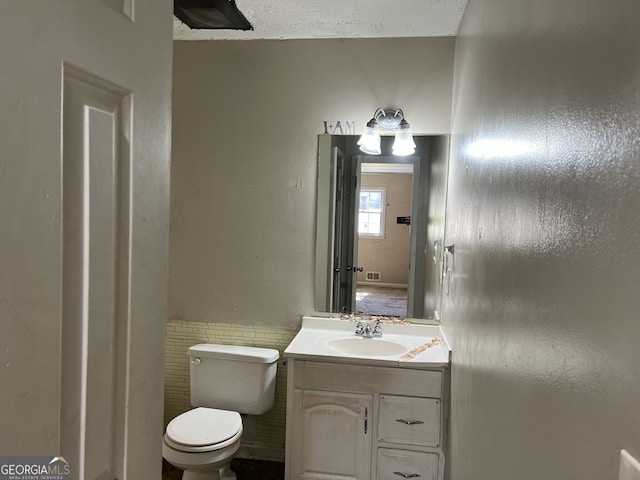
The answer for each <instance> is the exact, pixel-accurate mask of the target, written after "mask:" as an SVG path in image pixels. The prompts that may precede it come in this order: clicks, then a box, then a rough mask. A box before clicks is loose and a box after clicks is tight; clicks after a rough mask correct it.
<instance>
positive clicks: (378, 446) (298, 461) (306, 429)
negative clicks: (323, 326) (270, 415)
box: [285, 359, 447, 480]
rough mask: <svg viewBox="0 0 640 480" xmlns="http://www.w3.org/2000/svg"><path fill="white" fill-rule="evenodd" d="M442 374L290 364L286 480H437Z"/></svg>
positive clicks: (442, 419)
mask: <svg viewBox="0 0 640 480" xmlns="http://www.w3.org/2000/svg"><path fill="white" fill-rule="evenodd" d="M446 374H447V370H446V368H440V369H437V368H436V369H410V368H396V367H384V366H371V365H353V364H341V363H332V362H320V361H309V360H300V359H291V360H289V366H288V375H287V377H288V386H287V399H288V400H287V446H286V474H285V478H286V479H287V480H310V479H314V480H332V479H337V478H340V479H344V480H347V479H354V480H400V479H402V478H419V479H420V480H442V479H443V472H444V449H443V444H444V435H445V431H444V425H445V418H446V409H445V408H444V404H445V401H446V396H445V392H446V389H445V378H446Z"/></svg>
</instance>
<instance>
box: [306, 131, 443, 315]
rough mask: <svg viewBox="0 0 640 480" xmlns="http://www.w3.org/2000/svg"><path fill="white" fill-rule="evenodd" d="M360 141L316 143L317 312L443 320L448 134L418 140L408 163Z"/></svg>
mask: <svg viewBox="0 0 640 480" xmlns="http://www.w3.org/2000/svg"><path fill="white" fill-rule="evenodd" d="M357 138H358V137H357V136H355V135H319V138H318V147H319V148H318V201H317V231H316V270H315V309H316V311H320V312H331V313H357V314H367V315H381V316H389V317H402V318H404V317H409V318H416V319H432V320H437V319H439V309H440V301H441V294H442V249H441V248H440V249H438V248H437V246H438V245H442V244H443V243H444V238H443V237H444V219H445V205H446V183H447V170H448V155H449V136H448V135H425V136H420V135H416V136H415V141H416V144H417V149H416V153H415V154H414V155H412V156H408V157H397V156H392V155H391V154H390V152H391V142H392V140H393V138H392V137H383V138H382V155H380V156H368V155H364V154H363V153H362V152H360V151H359V150H358V148H357V145H356V142H357Z"/></svg>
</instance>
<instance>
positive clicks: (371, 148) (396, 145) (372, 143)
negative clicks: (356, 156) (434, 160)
mask: <svg viewBox="0 0 640 480" xmlns="http://www.w3.org/2000/svg"><path fill="white" fill-rule="evenodd" d="M380 128H382V129H383V130H389V131H392V130H395V131H396V138H395V140H394V142H393V147H392V148H391V151H392V153H393V154H394V155H397V156H406V155H412V154H413V153H415V151H416V144H415V143H414V141H413V135H411V129H410V127H409V123H408V122H407V121H406V120H405V118H404V113H403V112H402V110H401V109H399V108H395V109H389V110H384V109H382V108H378V109H377V110H376V111H375V113H374V114H373V118H372V119H371V120H369V121H368V122H367V126H366V127H365V128H364V131H363V132H362V136H361V137H360V140H358V145H360V150H362V151H363V152H364V153H368V154H369V155H380V153H382V152H381V150H380Z"/></svg>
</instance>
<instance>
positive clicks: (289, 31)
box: [173, 0, 467, 40]
mask: <svg viewBox="0 0 640 480" xmlns="http://www.w3.org/2000/svg"><path fill="white" fill-rule="evenodd" d="M236 3H237V5H238V8H239V9H240V11H241V12H242V13H243V14H244V15H245V16H246V17H247V19H248V20H249V21H250V22H251V24H252V25H253V28H254V30H253V31H247V32H244V31H236V30H191V29H190V28H189V27H187V26H186V25H185V24H183V23H182V22H181V21H180V20H178V19H177V18H175V17H174V19H173V38H174V39H175V40H257V39H293V38H381V37H440V36H451V35H456V33H457V31H458V25H459V23H460V19H461V17H462V12H463V11H464V7H465V5H466V3H467V0H322V1H321V0H279V1H274V0H236Z"/></svg>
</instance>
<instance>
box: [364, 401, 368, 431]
mask: <svg viewBox="0 0 640 480" xmlns="http://www.w3.org/2000/svg"><path fill="white" fill-rule="evenodd" d="M368 428H369V408H368V407H364V434H365V435H366V434H367V430H368Z"/></svg>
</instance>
